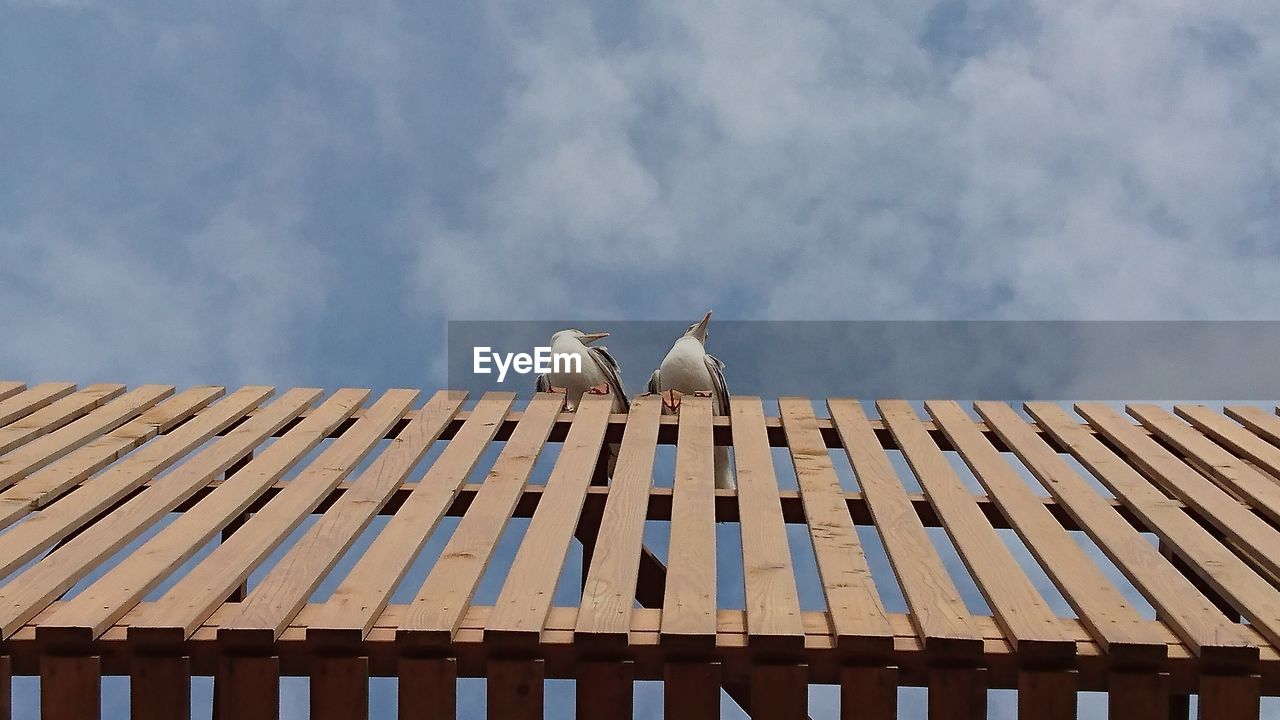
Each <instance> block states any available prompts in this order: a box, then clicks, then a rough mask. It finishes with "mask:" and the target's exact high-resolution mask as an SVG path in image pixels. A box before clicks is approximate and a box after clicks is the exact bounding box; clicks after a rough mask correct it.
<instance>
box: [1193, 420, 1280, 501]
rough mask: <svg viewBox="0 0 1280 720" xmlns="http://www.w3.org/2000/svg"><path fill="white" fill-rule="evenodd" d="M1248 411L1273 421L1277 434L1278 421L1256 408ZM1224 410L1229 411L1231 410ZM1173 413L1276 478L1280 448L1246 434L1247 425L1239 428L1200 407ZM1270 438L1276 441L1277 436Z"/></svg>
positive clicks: (1279, 462) (1251, 434) (1279, 437)
mask: <svg viewBox="0 0 1280 720" xmlns="http://www.w3.org/2000/svg"><path fill="white" fill-rule="evenodd" d="M1252 409H1257V410H1259V414H1260V415H1261V416H1262V417H1264V418H1266V419H1268V420H1274V421H1276V422H1275V425H1276V430H1277V431H1278V433H1280V418H1277V417H1276V416H1274V415H1269V414H1267V413H1265V412H1262V411H1261V409H1259V408H1252ZM1227 411H1228V412H1230V411H1231V408H1228V409H1227ZM1237 411H1239V409H1237ZM1173 412H1174V413H1176V414H1177V415H1178V416H1179V417H1181V418H1182V419H1183V420H1186V421H1187V422H1189V423H1191V425H1192V426H1194V427H1195V429H1197V430H1199V431H1200V432H1202V433H1204V434H1205V435H1208V436H1209V437H1211V438H1213V439H1214V440H1215V441H1216V442H1217V443H1219V444H1220V445H1223V446H1225V447H1227V448H1229V449H1230V450H1231V451H1232V452H1234V453H1235V454H1236V455H1239V456H1241V457H1244V458H1246V459H1248V460H1249V461H1250V462H1252V463H1253V464H1254V465H1257V466H1258V467H1260V468H1262V469H1263V470H1265V471H1266V472H1267V473H1269V474H1270V475H1271V476H1272V477H1273V478H1277V477H1280V447H1276V446H1275V445H1273V444H1271V443H1270V442H1267V441H1266V440H1264V439H1262V438H1261V437H1258V435H1255V434H1254V433H1252V432H1250V431H1249V429H1248V427H1247V426H1246V427H1241V426H1240V425H1237V424H1236V423H1234V422H1232V421H1231V420H1230V419H1228V418H1227V417H1226V416H1224V415H1219V414H1218V413H1216V412H1214V411H1213V410H1211V409H1209V408H1207V407H1205V406H1203V405H1175V406H1173ZM1260 434H1261V433H1260ZM1273 437H1274V438H1275V439H1276V440H1277V441H1280V434H1277V435H1274V436H1273ZM1273 482H1274V481H1273Z"/></svg>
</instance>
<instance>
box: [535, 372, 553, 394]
mask: <svg viewBox="0 0 1280 720" xmlns="http://www.w3.org/2000/svg"><path fill="white" fill-rule="evenodd" d="M533 391H534V392H551V380H550V379H549V378H548V377H547V376H546V375H539V376H538V380H537V381H536V382H535V383H534V384H533Z"/></svg>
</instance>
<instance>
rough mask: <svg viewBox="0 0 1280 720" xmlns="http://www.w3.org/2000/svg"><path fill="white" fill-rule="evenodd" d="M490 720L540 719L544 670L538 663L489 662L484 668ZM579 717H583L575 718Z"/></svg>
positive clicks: (539, 661) (539, 662)
mask: <svg viewBox="0 0 1280 720" xmlns="http://www.w3.org/2000/svg"><path fill="white" fill-rule="evenodd" d="M486 672H487V677H488V683H486V691H487V698H486V699H487V700H488V703H487V704H488V708H487V711H488V717H489V718H490V719H491V720H540V719H541V718H542V704H543V700H542V691H543V683H544V681H545V672H546V669H545V668H544V667H543V662H542V661H541V660H502V659H494V660H490V661H489V663H488V667H487V668H486ZM579 717H583V716H579Z"/></svg>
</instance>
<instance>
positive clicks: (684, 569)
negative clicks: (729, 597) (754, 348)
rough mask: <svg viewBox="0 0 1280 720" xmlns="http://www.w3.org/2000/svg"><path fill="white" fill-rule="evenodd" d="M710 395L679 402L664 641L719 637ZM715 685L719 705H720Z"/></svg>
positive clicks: (701, 643) (693, 643) (697, 642)
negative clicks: (678, 433)
mask: <svg viewBox="0 0 1280 720" xmlns="http://www.w3.org/2000/svg"><path fill="white" fill-rule="evenodd" d="M711 415H712V413H711V398H709V397H705V398H704V397H690V398H689V399H688V400H686V401H684V402H682V403H681V405H680V442H679V444H678V445H677V446H676V466H675V480H674V488H673V495H672V498H671V540H670V542H669V543H668V547H669V548H670V551H669V553H668V556H669V558H668V559H669V560H670V562H669V564H668V566H667V578H666V584H665V585H666V586H665V588H664V596H663V602H662V639H663V642H665V643H670V644H676V645H681V646H687V647H702V648H707V647H710V646H713V645H715V641H716V509H715V458H714V453H713V449H714V446H713V445H712V438H711ZM718 695H719V692H718V691H717V707H718Z"/></svg>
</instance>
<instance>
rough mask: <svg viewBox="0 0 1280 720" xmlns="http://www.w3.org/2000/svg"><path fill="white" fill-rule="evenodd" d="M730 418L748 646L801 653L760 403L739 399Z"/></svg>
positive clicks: (792, 576) (801, 638) (801, 634)
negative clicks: (731, 421) (736, 480)
mask: <svg viewBox="0 0 1280 720" xmlns="http://www.w3.org/2000/svg"><path fill="white" fill-rule="evenodd" d="M730 417H731V418H732V419H733V460H734V468H735V470H736V473H737V479H738V518H739V525H738V529H739V531H740V532H741V534H742V579H743V584H744V585H745V586H746V587H745V589H746V611H747V632H748V640H747V642H748V643H750V644H751V645H752V646H755V647H760V648H762V649H766V650H767V649H772V648H777V649H782V650H796V649H799V648H801V647H803V646H804V626H803V625H802V624H801V622H800V596H799V593H798V591H797V589H796V577H795V572H794V570H793V569H792V565H791V546H790V544H789V543H788V541H787V528H786V525H784V524H783V522H782V504H781V503H780V502H779V500H778V477H777V474H776V473H775V471H774V467H773V454H772V452H771V451H770V450H769V441H768V438H767V437H766V436H765V427H764V407H763V405H761V403H760V398H758V397H735V398H734V399H733V404H732V405H731V407H730Z"/></svg>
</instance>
